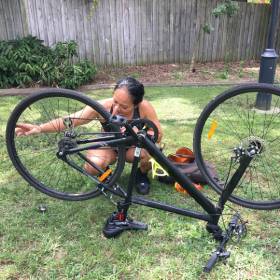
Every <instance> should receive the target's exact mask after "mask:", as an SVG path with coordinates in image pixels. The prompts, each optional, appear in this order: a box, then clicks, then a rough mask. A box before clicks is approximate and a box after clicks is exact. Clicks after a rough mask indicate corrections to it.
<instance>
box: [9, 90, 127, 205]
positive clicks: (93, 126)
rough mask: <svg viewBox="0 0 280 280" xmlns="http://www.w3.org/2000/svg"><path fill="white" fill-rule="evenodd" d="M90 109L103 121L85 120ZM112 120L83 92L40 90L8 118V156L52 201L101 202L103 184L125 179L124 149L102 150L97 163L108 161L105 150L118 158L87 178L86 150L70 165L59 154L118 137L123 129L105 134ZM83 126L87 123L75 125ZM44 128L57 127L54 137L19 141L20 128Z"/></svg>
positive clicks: (69, 160)
mask: <svg viewBox="0 0 280 280" xmlns="http://www.w3.org/2000/svg"><path fill="white" fill-rule="evenodd" d="M85 108H90V109H91V110H93V111H96V112H97V113H98V116H99V117H96V118H92V119H88V118H87V119H86V117H84V112H85ZM109 117H110V114H109V113H108V112H107V111H106V110H105V109H104V108H103V107H102V106H101V105H100V104H99V103H97V102H95V101H93V100H92V99H90V98H89V97H87V96H86V95H84V94H82V93H79V92H75V91H71V90H64V89H49V90H44V91H41V92H39V93H36V94H34V95H32V96H29V97H27V98H25V99H23V100H22V101H21V102H20V103H19V104H18V105H17V106H16V108H15V109H14V111H13V112H12V114H11V116H10V118H9V121H8V124H7V130H6V142H7V149H8V153H9V156H10V158H11V160H12V162H13V164H14V166H15V168H16V169H17V171H18V172H19V173H20V174H21V175H22V177H23V178H24V179H25V180H26V181H27V182H28V183H29V184H31V185H32V186H33V187H35V188H36V189H38V190H39V191H41V192H43V193H45V194H47V195H49V196H52V197H55V198H59V199H63V200H85V199H89V198H93V197H96V196H97V195H98V194H100V189H101V181H102V183H103V184H106V186H107V187H112V186H113V185H114V184H115V182H116V180H117V179H118V177H119V176H120V174H121V172H122V170H123V167H124V163H125V150H124V147H109V146H107V147H104V148H102V152H101V153H100V150H99V151H98V149H97V152H96V153H95V154H96V155H95V157H96V160H97V161H102V160H103V158H102V157H101V156H99V155H100V154H101V155H104V156H106V153H104V151H106V149H107V150H108V151H109V152H110V153H115V155H116V156H115V160H114V161H113V162H110V165H109V166H106V168H105V167H102V168H103V169H102V168H101V169H99V170H98V172H96V175H92V174H90V173H88V172H87V170H86V168H85V167H86V164H87V162H86V160H87V155H88V154H87V153H88V151H87V150H85V151H82V152H80V153H74V154H71V155H68V156H67V160H63V158H61V157H59V151H60V150H61V149H62V148H63V149H66V148H67V147H69V146H70V147H72V148H77V147H80V146H82V145H88V143H91V142H89V141H95V143H97V142H98V141H104V140H102V139H104V138H106V137H117V135H119V133H118V128H116V127H111V129H110V131H109V132H104V130H103V127H102V125H101V122H102V123H104V122H106V121H108V120H109ZM59 120H62V123H61V122H59ZM79 122H81V123H83V124H82V125H79V126H75V125H74V124H75V123H76V124H78V123H79ZM45 123H49V124H51V125H52V126H53V131H52V132H49V133H36V134H31V135H26V136H17V133H16V129H17V128H18V127H19V126H21V125H22V124H32V125H40V124H45ZM62 124H63V125H62ZM99 138H100V140H98V139H99ZM84 143H87V144H84ZM91 152H92V150H91ZM93 154H94V153H93ZM98 157H99V158H98ZM64 159H65V158H64ZM69 163H70V164H69ZM108 170H109V172H108ZM101 178H102V180H101Z"/></svg>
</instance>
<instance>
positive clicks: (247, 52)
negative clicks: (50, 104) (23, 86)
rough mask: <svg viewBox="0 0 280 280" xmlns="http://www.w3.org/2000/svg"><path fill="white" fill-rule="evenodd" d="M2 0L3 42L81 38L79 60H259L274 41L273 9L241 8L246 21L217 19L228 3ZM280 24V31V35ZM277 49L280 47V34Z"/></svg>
mask: <svg viewBox="0 0 280 280" xmlns="http://www.w3.org/2000/svg"><path fill="white" fill-rule="evenodd" d="M94 3H95V2H93V0H59V1H57V0H0V40H7V39H14V38H16V37H17V36H19V37H22V36H25V35H27V34H32V35H34V36H37V37H38V38H40V39H42V40H44V41H45V44H46V45H53V44H55V43H57V42H58V41H69V40H75V41H77V43H78V45H79V58H80V59H82V58H87V59H90V60H92V61H94V62H95V63H96V64H100V65H112V64H113V65H122V64H139V65H140V64H147V63H174V62H190V60H191V57H192V53H193V51H194V50H193V48H194V46H195V45H196V44H195V40H196V37H197V32H198V28H199V26H202V25H203V24H205V23H206V22H212V24H213V25H214V28H215V31H214V32H212V33H211V34H210V35H206V34H204V33H202V34H201V37H200V40H199V43H198V45H197V48H196V51H197V54H196V60H197V61H203V62H206V61H217V60H223V59H225V57H226V56H227V57H228V59H229V60H245V59H247V60H248V59H256V58H259V56H260V54H261V53H262V51H263V49H264V47H265V45H266V40H267V29H268V21H269V13H270V11H269V6H268V5H252V4H248V3H245V2H238V4H239V6H240V10H239V12H238V15H236V16H234V17H233V18H231V19H225V18H220V19H214V17H213V16H212V15H211V11H212V10H213V8H214V7H215V6H216V5H217V4H218V3H221V0H188V1H186V0H172V1H171V0H99V1H97V6H95V5H94ZM279 27H280V24H279V23H278V26H277V30H278V31H279ZM277 33H278V34H277V37H276V50H277V51H278V50H279V46H280V38H279V37H280V34H279V32H277Z"/></svg>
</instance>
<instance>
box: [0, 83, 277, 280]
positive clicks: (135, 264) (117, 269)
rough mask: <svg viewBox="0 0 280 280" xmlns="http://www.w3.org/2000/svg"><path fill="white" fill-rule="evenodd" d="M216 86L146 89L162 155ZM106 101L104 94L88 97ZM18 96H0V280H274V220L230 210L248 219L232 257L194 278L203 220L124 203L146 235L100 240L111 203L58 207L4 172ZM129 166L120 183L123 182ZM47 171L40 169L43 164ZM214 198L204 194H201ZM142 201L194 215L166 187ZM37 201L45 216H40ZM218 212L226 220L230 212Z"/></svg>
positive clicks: (181, 138)
mask: <svg viewBox="0 0 280 280" xmlns="http://www.w3.org/2000/svg"><path fill="white" fill-rule="evenodd" d="M224 89H225V88H222V87H191V88H189V87H188V88H182V87H178V88H175V87H171V88H147V89H146V98H147V99H148V100H149V101H150V102H151V103H152V104H153V105H154V107H155V108H156V111H157V113H158V117H159V119H160V121H161V123H162V126H163V130H164V139H163V142H164V143H165V144H166V148H165V153H166V154H168V153H171V152H174V151H175V150H176V148H178V147H180V146H188V147H192V140H193V139H192V138H193V130H194V126H195V123H196V120H197V118H198V116H199V114H200V112H201V110H202V109H203V107H204V106H205V105H206V104H207V103H208V102H209V101H210V100H211V98H213V97H214V96H216V95H217V94H219V93H221V92H222V91H223V90H224ZM90 94H91V96H92V98H94V99H102V98H107V97H109V96H110V95H111V91H110V90H102V91H95V92H92V93H90ZM20 99H21V98H20V97H1V98H0V108H1V111H0V171H1V172H0V191H1V195H0V211H1V212H0V213H1V218H0V244H1V245H0V246H1V247H0V279H145V280H146V279H152V280H153V279H172V280H173V279H279V278H280V241H279V235H280V229H279V228H280V215H279V214H280V213H279V211H276V210H274V211H253V210H248V209H245V208H241V207H238V206H235V205H233V204H231V203H229V204H228V205H229V206H231V207H234V208H235V209H238V210H239V211H240V212H241V214H242V216H243V219H244V220H248V234H247V236H246V237H245V238H244V239H243V240H242V242H241V243H240V244H235V243H230V244H229V246H228V249H229V250H230V251H231V257H230V258H229V259H228V261H227V263H226V264H223V263H221V264H219V265H217V266H216V267H215V268H214V269H213V271H212V272H211V273H210V274H204V273H202V267H203V266H204V265H205V264H206V262H207V260H208V259H209V257H210V254H211V252H212V251H213V250H214V248H215V245H216V243H215V242H214V241H213V238H212V237H211V236H210V235H209V234H208V233H207V232H206V230H205V223H204V222H201V221H198V220H194V219H190V218H187V217H183V216H179V215H175V214H171V213H167V212H163V211H160V210H154V209H150V208H146V207H143V206H132V207H131V208H130V212H129V213H130V216H131V217H133V218H135V219H136V220H140V221H142V222H145V223H147V224H148V225H149V229H148V231H144V232H125V233H123V234H122V235H121V236H120V237H119V238H117V239H110V240H108V239H106V238H104V237H103V235H102V228H103V225H104V223H105V221H106V219H107V217H108V216H109V215H110V214H111V213H112V212H113V211H114V210H115V206H114V205H113V204H111V203H110V201H108V200H107V199H106V198H105V197H103V196H100V197H98V198H95V199H92V200H88V201H83V202H65V201H60V200H56V199H52V198H49V197H47V196H46V195H43V194H41V193H40V192H38V191H36V190H34V189H33V188H32V187H30V186H28V184H27V183H25V181H24V180H23V179H22V178H21V177H20V176H19V175H18V174H17V172H16V171H15V170H14V168H13V167H12V165H11V163H10V160H9V158H8V156H7V153H6V148H5V141H4V135H5V126H6V122H7V118H8V116H9V114H10V112H11V111H12V109H13V107H14V106H15V105H16V104H17V103H18V102H19V100H20ZM129 167H130V166H129V165H128V166H127V168H126V169H125V172H124V175H123V176H122V178H121V182H122V183H123V184H125V183H126V182H127V175H128V172H129ZM46 168H48V166H46ZM203 192H204V193H205V194H207V195H208V196H209V197H210V198H211V199H213V200H215V199H217V197H218V196H217V195H216V193H214V192H213V191H212V190H211V189H209V188H206V189H204V190H203ZM149 198H151V199H158V200H161V201H163V202H166V203H172V204H176V205H178V206H183V205H184V206H187V207H190V208H191V209H195V210H200V208H199V207H198V206H197V205H196V204H195V203H194V202H193V201H192V200H191V198H189V197H188V196H185V195H181V194H179V193H177V192H176V191H175V190H174V188H173V187H172V186H167V185H162V184H159V183H158V182H157V181H156V180H153V181H152V189H151V193H150V194H149ZM40 204H45V205H47V207H48V209H47V212H45V213H44V214H42V213H40V212H39V211H38V210H37V209H38V206H39V205H40ZM231 213H233V211H232V210H231V208H227V209H226V210H225V214H226V215H225V217H224V219H225V222H226V221H227V219H228V217H229V216H227V214H231Z"/></svg>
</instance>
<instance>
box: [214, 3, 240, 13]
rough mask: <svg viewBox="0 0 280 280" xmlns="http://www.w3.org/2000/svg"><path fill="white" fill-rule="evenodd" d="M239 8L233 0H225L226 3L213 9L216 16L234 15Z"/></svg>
mask: <svg viewBox="0 0 280 280" xmlns="http://www.w3.org/2000/svg"><path fill="white" fill-rule="evenodd" d="M238 10H239V7H238V4H237V3H236V2H234V1H231V0H225V2H224V3H222V4H219V5H218V6H217V7H216V8H215V9H214V10H213V11H212V13H213V15H214V16H215V17H219V16H222V15H226V16H228V17H232V16H233V15H235V14H236V12H237V11H238Z"/></svg>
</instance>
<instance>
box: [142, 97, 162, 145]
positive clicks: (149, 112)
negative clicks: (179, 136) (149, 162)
mask: <svg viewBox="0 0 280 280" xmlns="http://www.w3.org/2000/svg"><path fill="white" fill-rule="evenodd" d="M139 112H140V116H141V118H146V119H149V120H150V121H152V122H153V123H154V124H155V125H156V127H157V129H158V134H159V135H158V141H157V142H158V143H159V142H160V141H161V138H162V136H163V133H162V128H161V125H160V122H159V120H158V117H157V113H156V111H155V109H154V107H153V106H152V104H151V103H150V102H148V101H147V100H143V101H142V102H141V103H140V105H139Z"/></svg>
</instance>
